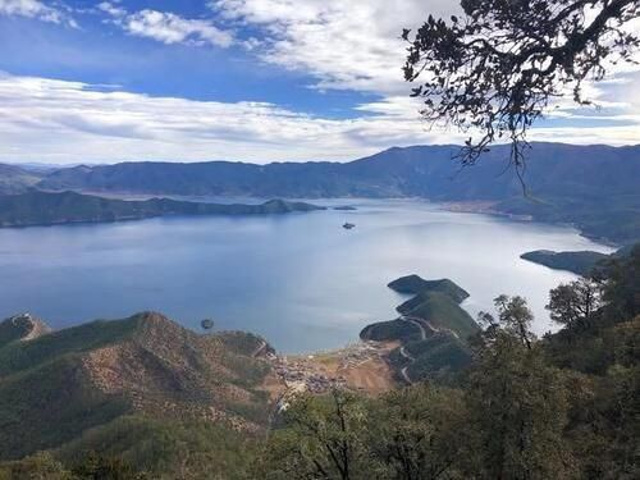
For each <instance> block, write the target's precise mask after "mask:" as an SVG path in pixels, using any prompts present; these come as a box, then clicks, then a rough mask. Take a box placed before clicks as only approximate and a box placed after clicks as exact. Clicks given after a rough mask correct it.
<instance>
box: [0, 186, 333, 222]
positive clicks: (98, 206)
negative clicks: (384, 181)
mask: <svg viewBox="0 0 640 480" xmlns="http://www.w3.org/2000/svg"><path fill="white" fill-rule="evenodd" d="M313 210H322V207H316V206H315V205H311V204H308V203H303V202H287V201H284V200H270V201H268V202H265V203H263V204H260V205H243V204H231V205H220V204H214V203H198V202H182V201H176V200H170V199H167V198H152V199H150V200H144V201H125V200H117V199H111V198H103V197H97V196H93V195H83V194H80V193H75V192H60V193H50V192H42V191H38V190H31V191H29V192H26V193H22V194H19V195H5V196H0V227H24V226H31V225H56V224H68V223H86V222H92V223H94V222H116V221H122V220H139V219H143V218H152V217H162V216H171V215H268V214H284V213H291V212H309V211H313Z"/></svg>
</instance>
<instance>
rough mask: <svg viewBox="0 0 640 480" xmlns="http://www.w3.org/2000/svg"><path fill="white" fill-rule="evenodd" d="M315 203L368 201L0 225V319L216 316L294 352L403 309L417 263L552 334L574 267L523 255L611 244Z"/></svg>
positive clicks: (343, 339) (425, 212)
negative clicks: (310, 208)
mask: <svg viewBox="0 0 640 480" xmlns="http://www.w3.org/2000/svg"><path fill="white" fill-rule="evenodd" d="M315 203H316V204H322V205H345V204H349V205H354V206H356V207H358V210H357V211H354V212H340V211H325V212H314V213H309V214H292V215H284V216H269V217H236V218H229V217H207V218H205V217H200V218H165V219H153V220H146V221H141V222H129V223H118V224H103V225H76V226H63V227H42V228H41V227H35V228H27V229H4V230H0V272H1V275H0V316H1V317H2V318H5V317H8V316H10V315H12V314H15V313H18V312H24V311H29V312H31V313H34V314H36V315H37V316H39V317H41V318H43V319H44V320H45V321H46V322H47V323H49V325H51V326H53V327H54V328H61V327H66V326H69V325H74V324H78V323H82V322H86V321H88V320H92V319H96V318H122V317H125V316H129V315H131V314H133V313H135V312H139V311H144V310H155V311H160V312H163V313H165V314H166V315H168V316H169V317H171V318H173V319H174V320H176V321H178V322H180V323H182V324H183V325H186V326H188V327H190V328H193V329H195V330H198V329H199V325H200V321H201V319H203V318H213V319H215V321H216V328H217V329H242V330H249V331H253V332H257V333H260V334H262V335H264V336H265V337H266V338H267V339H268V340H269V341H270V342H271V343H272V344H273V345H274V346H275V347H276V348H277V349H279V350H281V351H284V352H302V351H315V350H322V349H330V348H336V347H340V346H344V345H345V344H347V343H349V342H352V341H355V340H357V338H358V333H359V331H360V330H361V329H362V328H363V327H364V326H365V325H367V324H369V323H372V322H375V321H380V320H390V319H392V318H395V316H396V315H395V312H394V309H395V307H396V306H397V305H398V304H399V303H400V302H402V301H403V298H402V297H401V296H399V295H397V294H395V293H394V292H392V291H391V290H389V289H388V288H387V287H386V284H387V283H388V282H389V281H391V280H394V279H395V278H397V277H400V276H403V275H407V274H411V273H417V274H419V275H421V276H423V277H424V278H427V279H437V278H443V277H448V278H451V279H452V280H454V281H455V282H457V283H458V284H459V285H461V286H462V287H463V288H465V289H466V290H468V291H469V292H470V293H471V298H470V299H469V300H467V301H466V302H465V304H464V306H465V308H467V310H468V311H469V312H470V313H471V314H472V315H474V316H475V314H476V313H477V312H478V311H479V310H483V309H490V308H491V305H492V299H493V298H494V297H496V296H497V295H499V294H501V293H508V294H518V295H523V296H525V297H526V298H527V299H528V300H529V301H530V304H531V306H532V307H533V310H534V312H535V314H536V317H537V319H536V330H537V331H538V332H539V333H542V332H544V331H547V330H548V329H550V328H551V326H550V322H549V319H548V315H547V314H546V312H545V310H544V305H545V304H546V302H547V296H548V291H549V289H551V288H553V287H554V286H556V285H557V284H558V283H560V282H562V281H568V280H571V279H573V278H574V276H573V275H571V274H569V273H564V272H557V271H552V270H550V269H547V268H545V267H542V266H538V265H534V264H532V263H529V262H526V261H524V260H520V259H519V255H520V254H522V253H523V252H526V251H529V250H537V249H550V250H582V249H592V250H598V251H603V252H609V251H611V249H610V248H608V247H605V246H603V245H598V244H595V243H593V242H591V241H589V240H587V239H585V238H582V237H580V236H579V235H578V232H576V231H575V230H572V229H569V228H563V227H554V226H549V225H541V224H533V223H520V222H515V221H510V220H507V219H502V218H496V217H491V216H485V215H476V214H464V213H451V212H447V211H443V210H442V209H440V208H438V206H437V205H433V204H428V203H422V202H416V201H395V200H394V201H386V200H385V201H369V200H367V201H364V200H362V201H354V200H348V201H335V200H332V201H315ZM346 221H349V222H353V223H355V224H357V228H356V229H355V230H351V231H347V230H344V229H343V228H342V224H343V223H344V222H346Z"/></svg>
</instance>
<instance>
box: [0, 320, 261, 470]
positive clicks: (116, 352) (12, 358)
mask: <svg viewBox="0 0 640 480" xmlns="http://www.w3.org/2000/svg"><path fill="white" fill-rule="evenodd" d="M10 321H11V320H8V321H6V322H10ZM6 322H5V323H6ZM2 325H3V326H6V325H5V324H2ZM236 343H241V342H239V341H237V342H236ZM269 373H270V367H269V365H268V364H267V363H265V362H263V361H262V360H260V359H256V358H253V356H250V355H247V354H246V353H244V352H241V351H237V350H236V349H235V348H234V347H233V345H231V344H229V342H226V341H222V340H221V339H219V338H217V337H216V336H215V335H213V336H199V335H197V334H195V333H193V332H191V331H188V330H186V329H184V328H182V327H180V326H178V325H177V324H174V323H173V322H171V321H170V320H168V319H167V318H165V317H163V316H162V315H159V314H154V313H144V314H139V315H136V316H133V317H130V318H128V319H125V320H118V321H97V322H93V323H89V324H85V325H81V326H78V327H74V328H69V329H65V330H62V331H59V332H54V333H49V334H44V335H42V336H40V337H38V338H35V339H32V340H28V341H23V340H22V339H16V340H14V341H11V342H8V343H6V344H5V345H4V346H3V347H1V348H0V426H1V428H0V460H9V459H16V458H21V457H23V456H25V455H29V454H33V453H35V452H37V451H39V450H43V449H55V448H60V447H62V446H63V445H65V444H68V443H70V442H74V441H75V440H77V439H78V438H80V437H81V436H83V435H86V434H87V432H88V431H90V430H92V429H97V428H101V429H102V430H98V431H100V432H103V434H104V435H107V433H104V432H108V434H109V435H113V434H115V432H117V431H118V429H117V425H119V423H113V422H117V421H121V420H119V419H121V418H123V416H130V415H137V416H142V417H143V418H146V417H149V418H157V419H162V420H167V421H180V422H185V421H187V422H188V421H190V420H198V421H200V422H204V423H205V424H206V423H216V424H219V425H221V426H222V427H224V426H225V425H226V427H225V428H231V427H233V428H235V429H237V430H247V431H256V430H258V429H260V428H262V426H263V425H264V424H265V422H266V419H267V415H268V403H269V402H268V401H267V395H266V394H265V393H264V392H262V391H261V390H260V388H259V385H260V384H261V383H262V381H263V379H264V378H265V376H266V375H268V374H269ZM110 425H115V426H113V427H111V426H110ZM157 428H160V426H157ZM131 434H132V433H131V432H125V433H123V435H125V436H128V435H131ZM96 435H97V434H96ZM69 449H70V450H73V449H72V448H70V447H69Z"/></svg>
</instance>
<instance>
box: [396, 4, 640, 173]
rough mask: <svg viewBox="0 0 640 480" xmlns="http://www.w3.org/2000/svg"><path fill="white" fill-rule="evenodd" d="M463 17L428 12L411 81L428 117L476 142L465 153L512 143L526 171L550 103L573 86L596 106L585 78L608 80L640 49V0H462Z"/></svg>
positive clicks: (468, 158)
mask: <svg viewBox="0 0 640 480" xmlns="http://www.w3.org/2000/svg"><path fill="white" fill-rule="evenodd" d="M461 5H462V12H463V15H462V17H456V16H454V17H452V18H451V19H450V20H445V19H436V18H434V17H433V16H429V18H428V19H427V21H426V22H425V23H424V24H423V25H422V26H421V27H420V28H419V29H418V30H417V31H416V33H415V34H412V32H411V31H410V30H405V31H404V33H403V37H404V39H405V40H406V41H407V42H409V47H408V54H407V61H406V64H405V66H404V74H405V78H406V80H407V81H409V82H416V83H417V82H420V84H419V85H418V86H416V87H415V88H414V89H413V93H412V95H413V96H415V97H421V98H423V99H424V108H423V110H422V112H421V113H422V115H423V117H424V118H425V119H426V120H428V121H430V122H444V123H446V124H450V125H452V126H454V127H456V128H458V129H460V130H461V131H464V132H469V133H470V138H469V140H468V141H467V143H466V147H465V148H464V149H463V151H462V153H461V158H462V161H463V164H473V163H475V162H476V160H477V159H478V157H479V156H480V155H481V154H482V153H483V152H485V151H486V150H487V148H488V146H489V145H491V144H492V143H494V142H496V141H501V140H510V141H511V143H512V154H511V161H512V162H513V165H514V166H515V167H516V171H517V172H518V173H519V174H521V173H522V172H523V169H524V164H525V162H524V154H523V146H524V145H526V139H527V132H528V130H529V129H530V127H531V126H532V125H533V123H534V122H535V121H536V120H538V119H540V118H541V117H542V116H543V115H544V113H545V110H546V109H547V108H548V107H549V106H550V103H551V102H552V101H553V100H554V99H557V98H559V97H562V96H565V95H567V92H571V93H572V95H573V99H574V101H575V102H576V103H577V104H580V105H585V104H589V103H590V99H589V98H586V97H585V95H584V92H583V88H582V87H583V85H584V83H585V82H586V81H588V80H596V81H597V80H601V79H603V78H604V77H605V75H606V74H607V72H608V70H609V69H610V67H611V66H612V65H613V64H614V63H617V62H630V61H632V60H633V58H632V55H633V53H634V51H636V50H637V49H638V47H639V46H640V41H639V35H638V32H637V30H635V31H634V30H633V29H632V28H630V27H631V22H632V21H633V20H634V19H636V18H638V16H640V2H638V0H462V2H461Z"/></svg>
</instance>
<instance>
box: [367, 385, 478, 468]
mask: <svg viewBox="0 0 640 480" xmlns="http://www.w3.org/2000/svg"><path fill="white" fill-rule="evenodd" d="M369 415H370V421H369V424H370V425H371V429H370V432H369V438H370V440H369V443H370V448H371V449H372V455H373V456H374V457H375V458H376V459H378V461H379V463H380V464H382V465H384V466H385V472H386V475H387V477H385V478H393V479H401V480H436V479H444V478H452V477H453V476H454V475H455V474H458V473H459V470H458V469H457V463H458V460H459V458H460V455H461V453H462V451H463V446H464V438H465V435H466V429H467V428H468V422H467V411H466V407H465V404H464V402H463V397H462V394H461V392H459V391H456V390H448V389H437V388H434V387H432V386H430V385H427V384H418V385H415V386H412V387H410V388H405V389H401V390H398V391H394V392H392V393H390V394H388V395H386V396H385V397H383V398H382V399H381V400H380V401H379V402H375V403H374V404H373V407H372V409H371V411H370V413H369Z"/></svg>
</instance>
